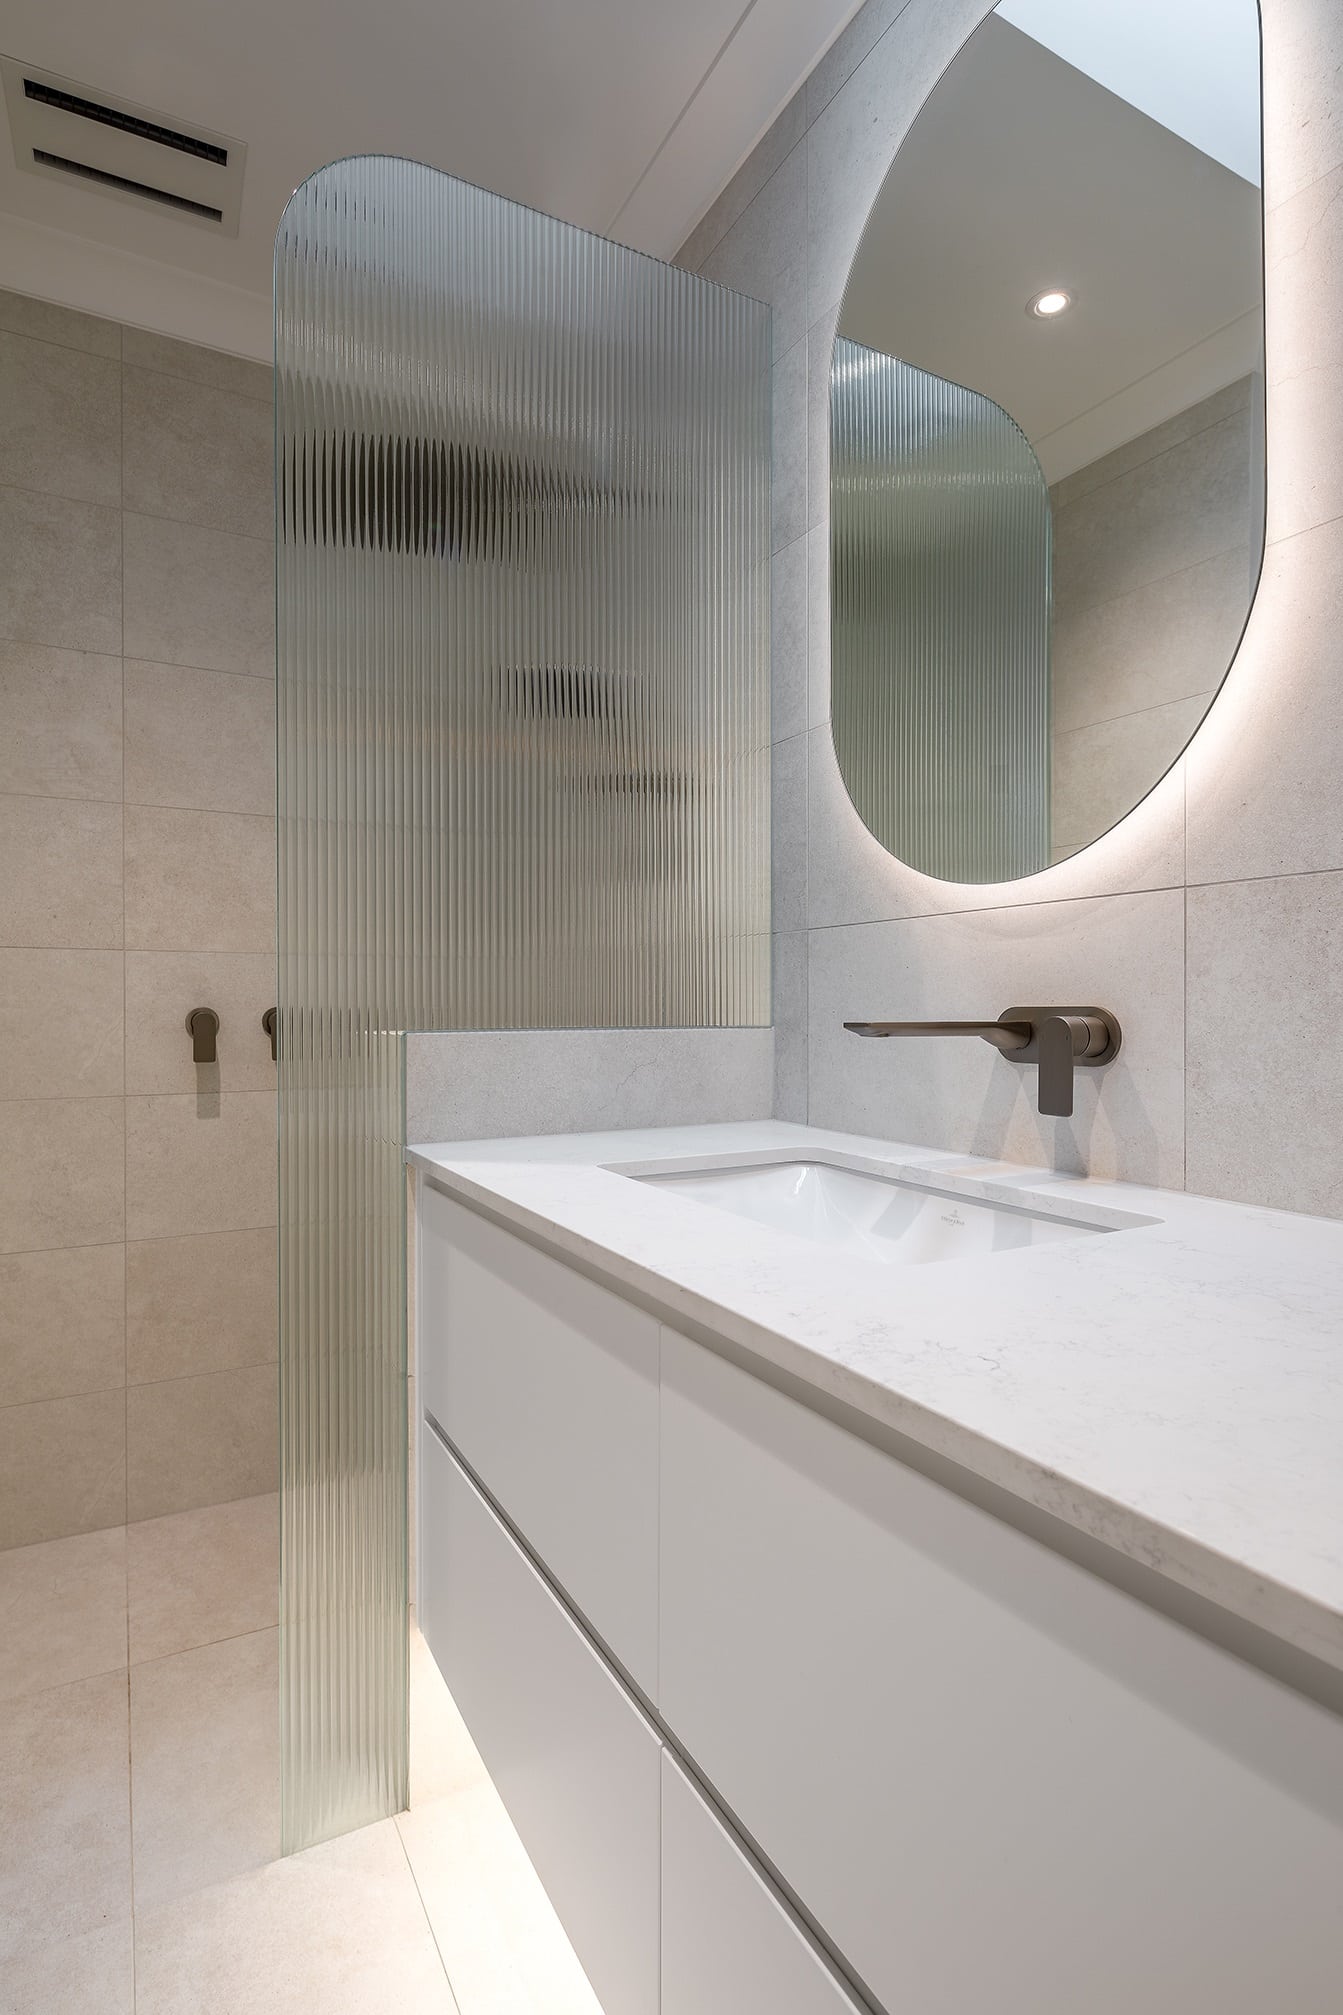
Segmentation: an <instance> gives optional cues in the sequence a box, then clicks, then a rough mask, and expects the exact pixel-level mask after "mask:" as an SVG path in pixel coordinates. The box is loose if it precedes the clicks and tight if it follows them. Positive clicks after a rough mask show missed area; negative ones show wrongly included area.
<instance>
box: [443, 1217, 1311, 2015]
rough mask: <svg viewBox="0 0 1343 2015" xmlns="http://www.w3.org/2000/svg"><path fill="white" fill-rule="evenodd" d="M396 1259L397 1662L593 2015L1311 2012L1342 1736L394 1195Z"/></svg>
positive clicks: (1023, 1547)
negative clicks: (407, 1618) (424, 1659)
mask: <svg viewBox="0 0 1343 2015" xmlns="http://www.w3.org/2000/svg"><path fill="white" fill-rule="evenodd" d="M419 1250H420V1296H419V1304H418V1315H419V1344H418V1355H419V1391H420V1395H421V1398H422V1403H423V1408H424V1411H425V1413H426V1414H427V1415H430V1416H432V1421H433V1422H436V1423H437V1427H435V1426H434V1425H433V1424H431V1422H430V1421H428V1420H426V1421H425V1422H423V1423H422V1428H421V1451H422V1452H421V1463H422V1471H421V1474H422V1483H421V1507H420V1514H421V1515H420V1602H421V1620H422V1625H423V1629H424V1633H425V1636H426V1639H427V1640H428V1643H429V1646H430V1648H431V1650H432V1651H433V1653H434V1655H435V1657H436V1658H437V1660H438V1662H439V1664H440V1666H441V1668H442V1670H443V1672H444V1674H445V1677H446V1678H447V1680H448V1683H449V1685H450V1686H451V1687H452V1689H453V1691H454V1694H455V1695H456V1698H457V1701H458V1705H459V1706H460V1708H461V1710H462V1713H463V1715H464V1716H465V1719H466V1721H467V1724H468V1726H469V1727H470V1729H471V1731H472V1733H473V1735H474V1736H475V1738H476V1740H477V1742H478V1744H479V1746H480V1748H481V1751H482V1753H483V1755H484V1757H485V1760H486V1763H487V1765H488V1766H489V1768H490V1770H491V1772H492V1773H493V1775H494V1777H495V1780H496V1782H497V1783H498V1785H499V1788H500V1791H501V1793H502V1795H503V1797H504V1799H505V1802H506V1803H507V1805H508V1806H509V1809H510V1811H511V1813H512V1815H513V1818H514V1820H515V1822H516V1824H517V1826H518V1829H519V1832H520V1833H521V1835H522V1838H523V1841H524V1844H525V1845H526V1847H527V1849H528V1851H529V1853H530V1854H531V1856H532V1859H533V1861H534V1862H535V1864H536V1867H537V1869H538V1871H539V1872H540V1874H541V1877H542V1879H543V1881H544V1882H545V1883H546V1885H547V1888H548V1889H549V1890H550V1893H551V1896H552V1898H553V1899H554V1901H555V1903H556V1906H557V1908H558V1910H559V1913H560V1916H561V1918H562V1920H563V1922H564V1923H565V1926H566V1928H567V1929H568V1931H569V1933H570V1936H571V1938H572V1939H573V1942H574V1945H575V1948H576V1950H577V1951H578V1954H579V1957H580V1959H581V1960H582V1961H583V1963H584V1965H585V1966H586V1967H587V1969H588V1972H589V1975H590V1977H591V1979H592V1981H593V1984H594V1987H595V1988H596V1991H597V1993H598V1995H599V1996H600V1997H601V1999H602V2003H603V2007H604V2009H605V2010H606V2015H653V2011H657V2015H871V2011H873V2010H879V2011H882V2015H981V2011H982V2015H989V2011H992V2015H1079V2011H1085V2015H1134V2011H1136V2010H1141V2011H1142V2015H1214V2011H1215V2015H1263V2011H1264V2010H1265V2009H1267V2008H1284V2009H1288V2008H1289V2009H1291V2011H1292V2015H1326V2011H1328V2015H1332V2011H1333V2009H1334V2008H1335V2007H1336V2006H1337V2005H1338V1991H1339V1989H1338V1983H1339V1981H1340V1979H1343V1911H1340V1909H1339V1902H1338V1899H1339V1897H1340V1895H1343V1720H1340V1719H1339V1718H1338V1717H1337V1716H1335V1715H1334V1714H1331V1713H1330V1712H1328V1711H1327V1710H1326V1709H1325V1708H1323V1707H1321V1706H1319V1705H1316V1704H1315V1703H1314V1702H1313V1701H1311V1700H1309V1699H1307V1698H1306V1697H1305V1696H1303V1695H1301V1694H1299V1693H1297V1692H1295V1691H1293V1690H1291V1689H1290V1688H1288V1687H1287V1686H1285V1685H1282V1684H1280V1683H1279V1682H1277V1681H1276V1680H1274V1679H1271V1678H1269V1677H1267V1676H1266V1675H1265V1674H1264V1673H1262V1672H1261V1671H1259V1670H1258V1669H1257V1668H1256V1667H1253V1666H1251V1665H1249V1664H1247V1663H1244V1662H1242V1661H1241V1660H1239V1659H1237V1658H1235V1657H1233V1656H1231V1655H1230V1654H1229V1653H1227V1652H1226V1651H1224V1650H1222V1649H1220V1648H1219V1647H1217V1646H1215V1645H1213V1644H1212V1643H1211V1642H1209V1641H1208V1640H1207V1639H1205V1638H1203V1637H1201V1636H1198V1635H1196V1634H1194V1633H1193V1632H1192V1631H1190V1630H1188V1629H1185V1628H1183V1627H1182V1626H1181V1625H1179V1624H1177V1623H1176V1622H1174V1621H1172V1620H1170V1618H1168V1617H1167V1616H1165V1615H1162V1614H1159V1613H1157V1612H1156V1611H1155V1610H1153V1609H1151V1608H1149V1607H1148V1606H1147V1605H1145V1604H1144V1603H1142V1602H1140V1601H1138V1600H1136V1599H1135V1598H1134V1597H1132V1596H1130V1595H1128V1594H1126V1593H1124V1592H1122V1591H1121V1590H1120V1589H1119V1588H1117V1587H1116V1586H1114V1585H1113V1584H1111V1583H1110V1582H1108V1581H1105V1580H1102V1579H1100V1578H1098V1577H1097V1576H1096V1575H1093V1574H1091V1573H1089V1572H1087V1571H1086V1570H1085V1569H1084V1568H1082V1567H1081V1566H1079V1565H1077V1564H1076V1563H1075V1562H1074V1561H1072V1560H1070V1559H1068V1558H1066V1557H1064V1555H1062V1554H1061V1553H1058V1552H1055V1551H1054V1550H1053V1549H1052V1548H1050V1547H1048V1546H1046V1545H1044V1544H1042V1543H1041V1542H1040V1541H1039V1540H1037V1539H1035V1538H1032V1537H1030V1536H1028V1535H1027V1534H1026V1533H1024V1532H1023V1531H1021V1530H1019V1529H1018V1528H1017V1527H1016V1526H1015V1525H1012V1524H1008V1523H1006V1522H1004V1520H1002V1519H1000V1518H997V1517H995V1516H993V1515H992V1514H991V1513H990V1512H988V1511H987V1510H985V1509H983V1508H981V1506H980V1505H978V1504H976V1503H972V1502H971V1501H970V1500H969V1498H968V1497H963V1496H961V1495H958V1494H957V1493H955V1492H954V1491H952V1490H950V1489H948V1488H946V1487H944V1486H943V1485H941V1484H939V1483H937V1482H934V1481H932V1480H931V1479H930V1478H929V1477H928V1476H926V1475H925V1474H923V1473H922V1472H921V1471H920V1470H917V1469H915V1468H912V1467H910V1466H909V1465H908V1464H906V1463H904V1462H901V1461H899V1460H897V1459H896V1457H895V1456H893V1455H892V1454H890V1453H888V1452H887V1451H886V1450H884V1449H883V1448H881V1447H879V1446H877V1445H876V1443H875V1442H874V1441H871V1440H868V1439H866V1438H863V1437H861V1436H859V1435H857V1434H854V1433H851V1432H849V1431H848V1430H847V1429H846V1428H844V1427H842V1426H840V1425H838V1424H836V1422H835V1421H834V1420H833V1419H832V1418H830V1417H828V1416H827V1415H826V1414H825V1413H823V1412H822V1411H819V1410H817V1409H815V1408H813V1407H811V1406H809V1405H807V1404H805V1403H803V1401H802V1400H800V1399H797V1398H793V1397H789V1396H787V1395H786V1394H785V1393H783V1392H781V1391H780V1390H779V1389H778V1387H777V1386H776V1385H774V1384H771V1383H770V1382H768V1381H767V1380H766V1379H765V1378H764V1377H758V1376H756V1375H754V1373H753V1372H752V1371H750V1370H747V1369H744V1368H742V1366H741V1364H739V1363H736V1362H732V1361H730V1360H729V1358H728V1357H727V1356H725V1355H723V1354H721V1353H720V1352H719V1351H717V1350H714V1349H711V1348H708V1347H707V1346H706V1345H704V1344H701V1343H698V1342H692V1341H690V1340H688V1339H687V1338H686V1337H685V1336H683V1335H681V1334H679V1333H678V1332H677V1331H676V1330H674V1329H671V1328H668V1327H660V1326H659V1325H658V1324H657V1323H656V1322H655V1321H654V1320H653V1319H652V1318H651V1317H650V1316H649V1315H648V1314H647V1313H646V1312H645V1311H643V1310H640V1309H637V1308H635V1307H634V1306H632V1305H631V1304H629V1303H627V1302H626V1301H624V1300H623V1299H622V1297H621V1296H619V1295H618V1294H615V1293H612V1292H609V1291H608V1290H606V1289H605V1288H603V1287H600V1286H598V1285H596V1284H595V1283H594V1282H593V1281H591V1280H589V1279H587V1278H586V1277H584V1276H582V1275H580V1274H578V1273H577V1272H575V1271H573V1270H571V1269H570V1268H568V1267H566V1266H565V1265H564V1264H563V1263H562V1262H561V1261H559V1260H558V1259H556V1258H553V1257H552V1256H550V1255H548V1254H545V1253H542V1252H540V1251H538V1250H536V1249H535V1248H533V1247H532V1246H530V1245H529V1244H527V1243H526V1242H525V1241H524V1240H523V1239H522V1238H520V1237H517V1236H515V1235H513V1234H511V1233H509V1232H507V1231H504V1230H502V1229H501V1228H499V1227H498V1226H496V1225H495V1224H493V1223H491V1222H490V1221H488V1220H486V1219H485V1218H483V1217H479V1216H477V1215H476V1214H475V1213H474V1212H472V1211H471V1210H469V1209H467V1208H465V1207H464V1206H462V1205H459V1204H456V1203H454V1202H452V1201H451V1200H450V1199H448V1198H447V1197H444V1196H442V1195H440V1194H438V1193H437V1192H435V1191H433V1190H430V1189H428V1188H427V1187H426V1186H425V1185H424V1184H421V1209H420V1246H419ZM439 1429H441V1430H442V1434H443V1435H445V1436H446V1437H447V1438H448V1440H449V1441H451V1442H452V1443H453V1444H454V1445H455V1447H456V1448H458V1449H460V1451H461V1454H462V1456H463V1458H464V1461H465V1463H466V1465H467V1466H468V1467H469V1469H470V1470H471V1471H472V1472H474V1475H475V1477H477V1478H479V1479H480V1482H481V1484H482V1485H483V1487H484V1492H486V1493H488V1496H489V1498H491V1499H493V1504H491V1503H490V1502H488V1501H487V1498H486V1496H485V1495H484V1494H482V1491H481V1490H479V1489H477V1487H476V1484H475V1482H474V1481H473V1480H472V1476H471V1475H469V1474H468V1473H467V1470H466V1469H464V1468H463V1467H462V1466H460V1465H459V1464H458V1462H457V1461H456V1460H455V1458H454V1456H453V1454H452V1453H451V1451H450V1449H449V1448H448V1447H447V1446H446V1445H445V1442H444V1440H443V1439H442V1438H441V1437H440V1433H439ZM509 1527H511V1528H512V1530H511V1531H510V1530H509V1529H508V1528H509ZM515 1534H516V1535H517V1536H516V1537H515V1536H514V1535H515ZM608 1654H609V1655H608ZM622 1672H623V1674H627V1675H629V1676H630V1677H632V1679H633V1680H634V1682H635V1686H636V1688H637V1692H636V1690H634V1689H631V1688H630V1687H629V1686H627V1685H626V1684H625V1683H624V1678H623V1676H622ZM705 1791H707V1792H708V1793H710V1794H711V1796H706V1795H704V1792H705ZM746 1843H749V1846H748V1845H747V1844H746ZM776 1878H777V1879H776ZM795 1904H800V1906H801V1909H800V1911H799V1910H797V1909H795V1908H794V1905H795ZM804 1927H805V1928H804ZM832 1961H835V1962H836V1963H834V1964H832V1963H831V1962H832Z"/></svg>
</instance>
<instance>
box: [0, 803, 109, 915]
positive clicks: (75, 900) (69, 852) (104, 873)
mask: <svg viewBox="0 0 1343 2015" xmlns="http://www.w3.org/2000/svg"><path fill="white" fill-rule="evenodd" d="M121 844H122V834H121V806H120V805H119V804H103V803H101V802H94V801H93V800H91V799H90V800H75V799H70V798H28V797H17V796H9V797H0V944H5V945H14V946H30V947H34V948H36V947H41V946H47V945H49V946H51V947H53V948H54V949H58V950H62V951H69V950H75V951H78V950H89V951H101V950H109V951H110V950H114V949H115V948H116V947H118V946H119V945H120V944H121V933H122V878H121Z"/></svg>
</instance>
